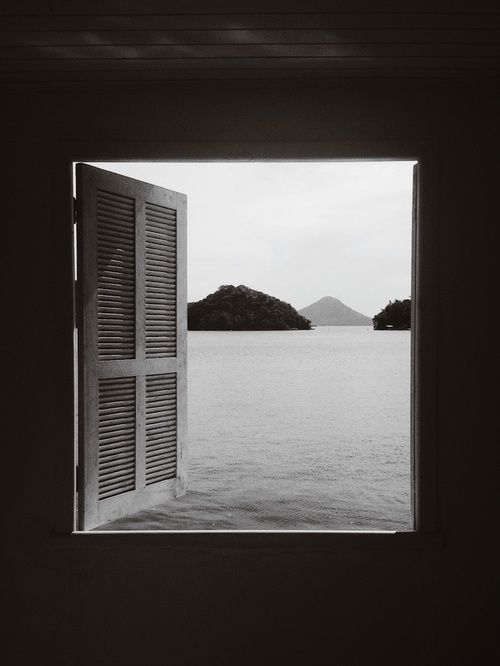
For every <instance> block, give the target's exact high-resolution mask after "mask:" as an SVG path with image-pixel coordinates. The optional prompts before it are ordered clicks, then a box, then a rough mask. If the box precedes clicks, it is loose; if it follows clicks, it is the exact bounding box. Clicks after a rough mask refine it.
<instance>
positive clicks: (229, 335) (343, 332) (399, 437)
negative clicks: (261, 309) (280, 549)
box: [106, 326, 411, 530]
mask: <svg viewBox="0 0 500 666" xmlns="http://www.w3.org/2000/svg"><path fill="white" fill-rule="evenodd" d="M410 335H411V334H410V332H409V331H374V330H373V329H372V328H371V327H364V326H332V327H328V326H321V327H317V328H316V329H314V330H311V331H243V332H239V331H238V332H236V331H213V332H212V331H207V332H205V331H191V332H189V334H188V381H189V384H188V407H189V417H188V424H189V472H188V491H187V494H186V495H185V496H184V497H182V498H178V499H175V500H171V501H169V502H166V503H165V504H163V505H161V506H158V507H155V508H154V509H151V510H148V511H142V512H141V513H139V514H136V515H135V516H132V517H130V518H127V519H122V520H119V521H115V522H114V523H112V524H110V525H108V526H106V529H153V530H164V529H165V530H169V529H175V530H199V529H203V530H205V529H208V530H214V529H240V530H246V529H248V530H280V529H287V530H293V529H301V530H303V529H315V530H317V529H328V530H339V529H340V530H344V529H348V530H350V529H357V530H370V529H377V530H380V529H382V530H405V529H411V511H410Z"/></svg>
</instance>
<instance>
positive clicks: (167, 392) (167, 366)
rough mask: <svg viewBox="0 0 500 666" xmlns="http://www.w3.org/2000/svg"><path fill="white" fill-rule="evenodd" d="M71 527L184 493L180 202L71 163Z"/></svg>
mask: <svg viewBox="0 0 500 666" xmlns="http://www.w3.org/2000/svg"><path fill="white" fill-rule="evenodd" d="M76 195H77V202H76V203H77V220H78V225H77V226H78V252H79V261H78V266H79V275H78V283H79V289H78V310H79V337H78V345H79V354H78V356H79V368H78V376H79V392H78V393H79V463H78V475H77V478H78V524H79V528H80V529H82V530H88V529H93V528H95V527H97V526H99V525H102V524H103V523H106V522H109V521H111V520H114V519H117V518H120V517H123V516H126V515H129V514H131V513H134V512H137V511H140V510H141V509H145V508H147V507H150V506H153V505H155V504H159V503H161V502H164V501H166V500H168V499H170V498H173V497H178V496H179V495H181V494H183V493H184V492H185V488H186V419H187V409H186V399H187V398H186V391H187V387H186V382H187V378H186V309H187V304H186V196H185V195H183V194H179V193H177V192H172V191H170V190H167V189H164V188H161V187H157V186H153V185H149V184H147V183H143V182H140V181H138V180H134V179H132V178H127V177H125V176H121V175H118V174H114V173H110V172H108V171H104V170H102V169H97V168H95V167H92V166H89V165H86V164H78V165H77V167H76Z"/></svg>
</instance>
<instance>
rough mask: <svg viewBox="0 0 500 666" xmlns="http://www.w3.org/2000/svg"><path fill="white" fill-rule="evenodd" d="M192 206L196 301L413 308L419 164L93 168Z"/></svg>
mask: <svg viewBox="0 0 500 666" xmlns="http://www.w3.org/2000/svg"><path fill="white" fill-rule="evenodd" d="M94 164H95V166H98V167H100V168H103V169H108V170H110V171H115V172H117V173H121V174H124V175H127V176H131V177H132V178H138V179H139V180H145V181H147V182H150V183H155V184H157V185H161V186H162V187H166V188H168V189H171V190H176V191H177V192H183V193H184V194H187V198H188V299H189V300H190V301H196V300H199V299H201V298H204V297H205V296H207V294H209V293H211V292H213V291H215V290H216V289H217V288H218V287H219V286H220V285H222V284H234V285H238V284H245V285H247V286H248V287H251V288H253V289H258V290H259V291H264V292H266V293H268V294H271V295H272V296H275V297H277V298H280V299H282V300H284V301H286V302H288V303H291V304H292V305H293V306H294V307H295V308H297V309H300V308H303V307H305V306H306V305H309V304H310V303H313V302H314V301H317V300H318V299H320V298H322V297H323V296H335V297H336V298H339V299H340V300H341V301H343V302H344V303H345V304H346V305H348V306H349V307H351V308H354V309H355V310H358V311H359V312H362V313H363V314H366V315H368V316H373V315H374V314H376V313H377V312H378V311H379V310H380V309H381V308H382V307H383V306H384V305H386V304H387V303H388V301H389V300H390V299H391V300H393V299H395V298H409V296H410V278H411V263H410V261H411V200H412V196H411V188H412V165H413V164H414V163H413V162H222V163H221V162H211V163H208V162H196V163H193V162H184V163H182V162H175V163H174V162H169V163H124V162H121V163H104V162H101V163H94Z"/></svg>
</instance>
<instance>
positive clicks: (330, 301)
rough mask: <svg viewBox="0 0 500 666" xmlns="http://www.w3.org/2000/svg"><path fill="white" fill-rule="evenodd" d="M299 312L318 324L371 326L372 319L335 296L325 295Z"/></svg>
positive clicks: (314, 323)
mask: <svg viewBox="0 0 500 666" xmlns="http://www.w3.org/2000/svg"><path fill="white" fill-rule="evenodd" d="M299 314H301V315H302V316H303V317H306V318H307V319H310V320H311V323H312V324H313V325H316V326H371V325H372V320H371V319H370V317H367V316H366V315H364V314H361V312H357V311H356V310H353V309H352V308H350V307H349V306H348V305H345V303H342V301H341V300H339V299H338V298H335V297H334V296H323V298H320V299H319V301H316V302H315V303H311V305H308V306H307V307H305V308H302V310H299Z"/></svg>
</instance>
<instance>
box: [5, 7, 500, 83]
mask: <svg viewBox="0 0 500 666" xmlns="http://www.w3.org/2000/svg"><path fill="white" fill-rule="evenodd" d="M421 4H424V5H425V3H421ZM483 4H484V3H483ZM491 6H492V7H494V5H493V3H492V5H491ZM280 7H281V9H280ZM445 7H448V8H447V9H446V8H445ZM166 12H168V13H166ZM499 35H500V13H499V12H498V7H497V9H490V10H488V9H486V10H485V9H483V10H481V9H480V8H479V5H478V3H472V2H459V1H457V2H448V3H446V4H445V3H443V2H441V3H439V2H433V3H427V7H424V8H423V9H422V8H421V9H418V10H415V9H413V10H412V9H411V8H410V7H409V3H408V2H404V1H403V0H401V1H400V2H399V3H397V2H380V1H379V2H376V1H374V2H371V3H368V2H359V1H358V2H356V1H355V0H351V1H350V2H347V1H344V2H340V1H339V2H335V1H331V2H313V1H312V2H309V3H308V2H293V1H290V2H274V3H273V2H267V3H262V2H261V3H259V2H258V1H257V0H256V1H255V2H253V3H249V2H236V1H233V2H201V1H199V2H166V1H163V2H161V1H155V0H143V1H142V2H138V1H128V2H127V1H125V2H112V1H111V0H101V1H100V2H97V1H92V0H89V1H87V2H84V1H83V0H68V1H66V2H57V1H55V2H33V1H32V2H23V1H22V0H21V1H19V2H10V1H7V2H6V1H5V0H4V1H3V2H2V5H1V8H0V52H1V56H2V57H1V59H0V79H1V80H4V81H21V82H22V81H75V80H89V79H91V80H96V79H98V80H107V81H113V80H117V81H119V80H151V79H170V78H190V79H192V78H230V77H238V78H246V77H259V78H260V77H263V76H266V77H269V76H279V77H283V76H307V77H311V76H373V75H376V76H405V77H407V76H428V75H429V74H431V75H432V76H442V77H456V76H478V75H481V76H494V75H496V74H498V71H499V65H500V46H499Z"/></svg>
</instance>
